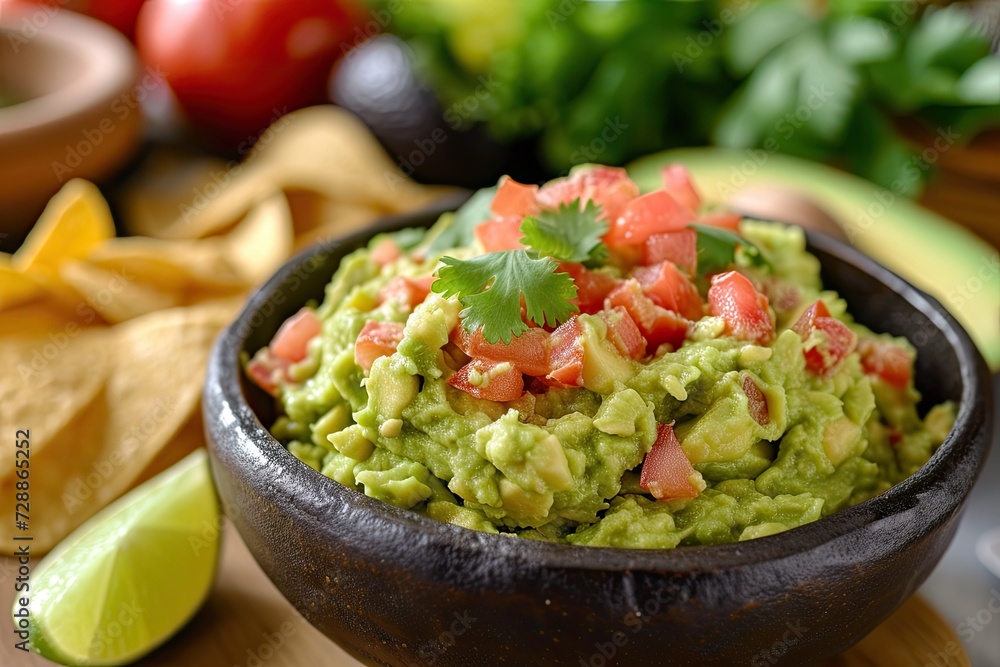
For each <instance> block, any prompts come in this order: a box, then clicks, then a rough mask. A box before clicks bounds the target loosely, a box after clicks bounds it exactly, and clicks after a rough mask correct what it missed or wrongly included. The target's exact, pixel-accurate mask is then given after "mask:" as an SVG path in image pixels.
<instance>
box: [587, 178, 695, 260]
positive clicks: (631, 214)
mask: <svg viewBox="0 0 1000 667" xmlns="http://www.w3.org/2000/svg"><path fill="white" fill-rule="evenodd" d="M694 219H695V216H694V214H693V213H692V212H691V211H690V210H688V208H687V207H686V206H684V205H683V204H681V203H680V202H678V201H677V200H676V199H674V198H673V197H671V196H670V195H669V194H667V193H666V192H664V191H663V190H657V191H656V192H650V193H649V194H646V195H642V196H641V197H636V198H635V199H633V200H632V201H630V202H628V204H627V205H626V206H625V211H624V212H623V213H622V214H621V215H620V216H618V218H616V219H615V220H614V221H612V222H611V228H610V229H609V230H608V233H607V234H605V235H604V241H605V242H606V243H607V244H608V246H609V247H611V248H617V247H620V246H642V245H643V244H645V243H646V240H647V239H648V238H649V237H650V236H653V235H654V234H664V233H666V232H676V231H680V230H682V229H684V228H685V227H686V226H687V225H688V224H689V223H692V222H694Z"/></svg>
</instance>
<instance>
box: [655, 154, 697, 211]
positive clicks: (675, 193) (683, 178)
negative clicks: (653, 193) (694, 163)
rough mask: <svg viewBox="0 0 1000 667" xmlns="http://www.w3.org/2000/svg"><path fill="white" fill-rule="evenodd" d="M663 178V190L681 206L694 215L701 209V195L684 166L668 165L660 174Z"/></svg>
mask: <svg viewBox="0 0 1000 667" xmlns="http://www.w3.org/2000/svg"><path fill="white" fill-rule="evenodd" d="M660 175H661V176H662V177H663V189H664V191H665V192H667V193H668V194H669V195H670V196H671V197H673V198H674V199H675V200H677V203H679V204H680V205H681V206H684V207H686V208H687V209H688V210H689V211H691V212H692V213H694V212H697V211H698V209H700V208H701V195H699V194H698V190H697V189H696V188H695V187H694V182H692V180H691V172H689V171H688V170H687V167H685V166H684V165H682V164H678V163H676V162H675V163H673V164H668V165H667V166H666V167H664V168H663V170H662V171H661V172H660Z"/></svg>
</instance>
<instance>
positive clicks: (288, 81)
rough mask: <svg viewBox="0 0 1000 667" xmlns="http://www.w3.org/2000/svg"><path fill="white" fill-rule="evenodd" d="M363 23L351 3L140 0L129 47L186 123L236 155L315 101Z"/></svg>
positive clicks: (352, 0)
mask: <svg viewBox="0 0 1000 667" xmlns="http://www.w3.org/2000/svg"><path fill="white" fill-rule="evenodd" d="M364 18H365V16H364V14H363V13H362V10H361V9H360V6H359V5H358V4H357V3H356V0H294V1H293V0H196V1H192V0H148V1H147V2H146V4H145V5H144V6H143V8H142V11H141V12H140V14H139V22H138V25H137V28H136V44H137V46H138V47H139V52H140V54H141V55H142V57H143V59H144V60H145V61H146V62H147V64H149V65H151V66H153V67H155V68H157V69H158V70H159V72H161V73H162V74H163V76H164V78H166V80H167V82H168V83H169V84H170V87H171V88H172V89H173V91H174V94H175V95H176V96H177V100H178V102H179V103H180V105H181V107H182V108H183V109H184V111H185V113H186V114H187V116H188V118H189V119H190V120H191V121H192V122H193V123H194V125H195V126H196V127H197V128H198V129H200V130H202V132H203V133H205V134H206V135H207V136H208V138H209V139H210V140H212V141H214V142H216V143H218V144H220V145H221V146H224V147H227V148H229V149H236V148H238V147H239V146H246V145H248V144H250V143H252V142H253V140H254V139H255V138H256V137H257V136H258V135H259V134H260V133H261V132H262V131H263V130H264V129H265V128H267V126H268V125H270V124H271V123H272V122H273V121H274V120H275V118H276V117H278V116H280V115H282V114H283V113H286V112H288V111H292V110H294V109H297V108H300V107H303V106H308V105H310V104H315V103H319V102H321V101H323V99H324V93H325V84H326V80H327V76H328V75H329V72H330V68H331V66H332V65H333V63H334V61H335V60H336V59H337V58H338V57H339V56H340V55H341V54H342V53H344V52H345V51H346V50H347V49H348V48H350V47H351V46H354V42H355V41H358V40H360V39H361V37H362V36H363V35H364V33H363V31H361V30H360V29H359V30H355V28H356V27H358V28H360V26H361V24H362V22H363V20H364Z"/></svg>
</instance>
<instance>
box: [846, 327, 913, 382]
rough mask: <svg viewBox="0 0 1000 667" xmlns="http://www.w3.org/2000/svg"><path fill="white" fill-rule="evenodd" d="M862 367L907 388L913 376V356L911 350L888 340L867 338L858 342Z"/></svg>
mask: <svg viewBox="0 0 1000 667" xmlns="http://www.w3.org/2000/svg"><path fill="white" fill-rule="evenodd" d="M858 352H860V353H861V368H862V369H863V370H864V372H865V373H866V374H868V375H875V376H877V377H879V378H881V379H882V380H884V381H885V382H887V383H889V384H891V385H892V386H894V387H896V388H898V389H905V388H906V386H907V385H908V384H910V380H911V379H912V378H913V357H912V356H911V354H910V352H909V350H906V349H904V348H902V347H900V346H899V345H896V344H894V343H891V342H889V341H886V340H881V339H877V338H876V339H873V338H865V339H862V340H861V341H860V342H859V343H858Z"/></svg>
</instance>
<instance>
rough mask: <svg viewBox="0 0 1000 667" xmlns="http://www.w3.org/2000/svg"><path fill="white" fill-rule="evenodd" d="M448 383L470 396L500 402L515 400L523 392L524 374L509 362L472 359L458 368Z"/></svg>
mask: <svg viewBox="0 0 1000 667" xmlns="http://www.w3.org/2000/svg"><path fill="white" fill-rule="evenodd" d="M448 384H450V385H451V386H452V387H455V389H459V390H461V391H464V392H465V393H466V394H469V395H470V396H475V397H476V398H482V399H485V400H487V401H497V402H501V403H503V402H506V401H513V400H516V399H518V398H520V397H521V394H523V393H524V376H523V375H521V371H520V370H518V368H517V367H516V366H514V365H513V364H511V363H509V362H501V363H495V362H492V361H484V360H482V359H473V360H472V361H470V362H469V363H467V364H466V365H464V366H462V367H461V368H460V369H458V371H457V372H456V373H455V374H454V375H452V376H451V378H450V379H449V380H448Z"/></svg>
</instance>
